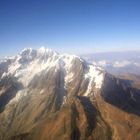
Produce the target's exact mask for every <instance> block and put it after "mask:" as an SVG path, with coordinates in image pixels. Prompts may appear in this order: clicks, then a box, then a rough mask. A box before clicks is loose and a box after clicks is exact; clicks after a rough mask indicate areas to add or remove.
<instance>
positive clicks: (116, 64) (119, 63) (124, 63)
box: [113, 60, 132, 68]
mask: <svg viewBox="0 0 140 140" xmlns="http://www.w3.org/2000/svg"><path fill="white" fill-rule="evenodd" d="M131 64H132V62H130V61H127V60H123V61H115V62H114V64H113V67H115V68H121V67H126V66H128V65H131Z"/></svg>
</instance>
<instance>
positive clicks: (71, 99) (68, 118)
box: [0, 48, 140, 140]
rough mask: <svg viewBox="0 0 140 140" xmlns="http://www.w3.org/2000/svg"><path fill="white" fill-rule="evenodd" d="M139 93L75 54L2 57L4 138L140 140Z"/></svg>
mask: <svg viewBox="0 0 140 140" xmlns="http://www.w3.org/2000/svg"><path fill="white" fill-rule="evenodd" d="M139 116H140V91H139V90H138V89H135V88H133V87H131V86H130V85H129V82H128V81H126V80H120V79H118V78H115V77H114V76H112V75H110V74H108V73H106V72H105V71H104V70H103V69H101V68H100V67H98V66H97V65H93V64H89V63H88V62H86V61H85V60H83V59H81V58H80V57H78V56H75V55H68V54H58V53H57V52H54V51H52V50H51V49H46V48H40V49H38V50H33V49H24V50H23V51H22V52H21V53H19V54H18V55H16V56H14V57H10V58H6V59H4V60H1V61H0V140H140V117H139Z"/></svg>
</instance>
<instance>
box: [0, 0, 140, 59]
mask: <svg viewBox="0 0 140 140" xmlns="http://www.w3.org/2000/svg"><path fill="white" fill-rule="evenodd" d="M41 46H45V47H47V48H52V49H54V50H56V51H58V52H66V53H76V54H84V53H94V52H104V51H105V52H106V51H125V50H140V0H0V57H2V56H5V55H13V54H16V53H17V52H20V51H21V50H22V49H24V48H29V47H31V48H35V49H36V48H39V47H41Z"/></svg>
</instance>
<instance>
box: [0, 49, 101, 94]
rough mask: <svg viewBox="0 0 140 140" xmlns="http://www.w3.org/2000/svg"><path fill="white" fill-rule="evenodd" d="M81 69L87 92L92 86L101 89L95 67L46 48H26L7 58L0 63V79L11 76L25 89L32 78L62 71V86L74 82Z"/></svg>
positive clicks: (99, 72) (78, 58) (72, 56)
mask: <svg viewBox="0 0 140 140" xmlns="http://www.w3.org/2000/svg"><path fill="white" fill-rule="evenodd" d="M81 67H82V69H83V72H82V75H81V76H82V78H84V79H87V80H88V81H89V85H88V87H87V92H86V95H88V93H90V92H91V89H92V86H93V85H95V88H101V85H102V82H103V77H104V76H103V72H102V70H101V69H100V68H98V67H97V66H95V65H92V64H88V63H87V62H85V61H84V60H82V59H81V58H80V57H78V56H75V55H68V54H59V53H57V52H55V51H53V50H51V49H48V48H44V47H42V48H40V49H37V50H35V49H32V48H27V49H24V50H23V51H21V52H20V53H19V54H18V55H16V56H14V57H11V58H7V59H6V60H5V61H2V62H0V72H1V73H0V79H2V78H4V77H6V76H13V77H16V78H17V79H18V81H19V82H21V83H22V84H23V85H24V86H25V87H27V86H28V85H29V83H30V82H31V81H32V79H33V78H34V76H36V75H38V74H40V73H42V72H43V73H44V72H45V73H46V74H47V73H48V71H50V70H51V71H52V72H57V71H62V72H63V75H64V86H65V88H66V87H67V85H68V83H69V82H70V81H72V80H74V78H75V75H76V73H78V72H79V71H80V69H81Z"/></svg>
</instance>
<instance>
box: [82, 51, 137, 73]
mask: <svg viewBox="0 0 140 140" xmlns="http://www.w3.org/2000/svg"><path fill="white" fill-rule="evenodd" d="M81 57H82V58H84V59H85V60H87V61H89V62H91V63H96V64H97V65H99V66H101V67H102V68H104V69H105V70H107V71H108V72H109V73H112V74H115V75H120V74H121V75H122V74H126V73H130V74H135V75H140V51H124V52H102V53H93V54H85V55H81Z"/></svg>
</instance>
